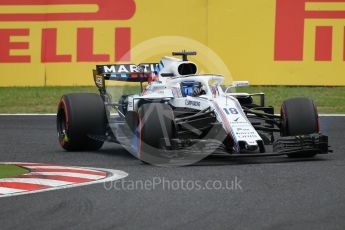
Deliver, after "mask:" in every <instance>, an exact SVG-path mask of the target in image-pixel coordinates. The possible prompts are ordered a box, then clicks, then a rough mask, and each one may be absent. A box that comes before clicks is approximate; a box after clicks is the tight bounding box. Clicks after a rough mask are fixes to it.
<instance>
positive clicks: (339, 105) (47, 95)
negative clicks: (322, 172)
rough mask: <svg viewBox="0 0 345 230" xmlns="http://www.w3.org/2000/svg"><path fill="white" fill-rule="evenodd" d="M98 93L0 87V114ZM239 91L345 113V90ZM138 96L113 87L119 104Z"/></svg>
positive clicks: (270, 101) (50, 108) (45, 108)
mask: <svg viewBox="0 0 345 230" xmlns="http://www.w3.org/2000/svg"><path fill="white" fill-rule="evenodd" d="M77 92H90V93H97V89H96V87H27V88H23V87H13V88H11V87H8V88H7V87H6V88H0V113H55V112H56V107H57V103H58V101H59V99H60V97H61V96H62V95H63V94H67V93H77ZM237 92H249V93H255V92H264V93H265V94H266V104H267V105H273V106H274V107H275V110H276V111H277V112H278V111H279V110H280V105H281V103H282V102H283V101H284V100H285V99H287V98H291V97H299V96H307V97H311V98H313V99H314V100H315V103H316V105H317V106H318V110H319V112H320V113H345V100H344V99H345V87H288V86H279V87H276V86H251V87H247V88H238V89H237ZM126 93H127V94H131V93H138V87H126V89H123V88H119V87H113V88H112V90H111V94H112V95H113V97H114V101H116V100H117V99H118V98H119V96H120V95H121V94H126Z"/></svg>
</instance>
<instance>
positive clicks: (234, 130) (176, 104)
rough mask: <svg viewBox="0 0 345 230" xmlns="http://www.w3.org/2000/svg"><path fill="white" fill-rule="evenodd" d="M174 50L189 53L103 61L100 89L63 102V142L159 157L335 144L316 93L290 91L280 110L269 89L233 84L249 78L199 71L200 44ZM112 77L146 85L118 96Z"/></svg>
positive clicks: (322, 149)
mask: <svg viewBox="0 0 345 230" xmlns="http://www.w3.org/2000/svg"><path fill="white" fill-rule="evenodd" d="M173 55H174V56H182V58H181V59H178V58H175V57H163V58H162V59H161V61H160V62H159V63H149V64H140V65H132V64H126V65H98V66H97V67H96V70H94V71H93V73H94V74H93V75H94V80H95V84H96V86H97V87H98V89H99V92H100V95H98V94H85V93H83V94H82V93H80V94H79V93H78V94H68V95H64V96H62V98H61V100H60V102H59V106H58V112H57V131H58V137H59V142H60V144H61V146H62V147H63V148H64V149H66V150H68V151H80V150H98V149H100V148H101V147H102V145H103V143H104V142H105V141H111V142H115V143H120V144H122V146H124V147H125V148H126V149H127V150H128V151H129V152H130V153H132V154H133V155H134V156H135V157H137V158H139V159H140V160H142V161H144V162H148V163H151V164H156V165H170V164H171V165H186V164H192V163H195V162H197V161H199V160H201V159H203V158H205V157H206V156H208V155H210V154H228V155H231V156H238V157H245V156H272V155H287V156H289V157H313V156H315V155H316V154H322V153H328V152H329V150H328V147H329V146H328V138H327V136H325V135H322V134H321V133H320V132H319V118H318V113H317V109H316V106H315V104H314V102H313V101H312V100H311V99H310V98H292V99H288V100H286V101H284V102H283V103H282V107H281V113H280V115H276V114H275V113H274V109H273V107H271V106H266V105H265V95H264V94H263V93H258V94H249V93H235V92H233V91H234V90H233V89H234V88H235V87H239V86H247V85H248V82H245V81H239V82H233V84H232V86H230V87H228V88H226V89H225V88H224V87H223V86H222V83H223V81H224V77H223V76H221V75H216V74H198V67H197V65H196V64H195V63H193V62H191V61H188V56H190V55H196V52H186V51H183V52H174V53H173ZM107 81H127V82H139V83H140V84H141V90H140V91H141V92H140V93H139V94H130V95H122V96H121V98H120V100H119V101H114V100H113V99H112V98H113V97H112V95H111V93H109V89H110V88H108V87H107V86H106V82H107ZM143 83H144V84H146V86H145V87H143ZM255 97H258V98H259V103H254V101H255V100H254V98H255ZM269 146H273V150H272V147H269ZM267 149H269V150H270V151H267Z"/></svg>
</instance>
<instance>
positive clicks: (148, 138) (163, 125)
mask: <svg viewBox="0 0 345 230" xmlns="http://www.w3.org/2000/svg"><path fill="white" fill-rule="evenodd" d="M174 135H175V123H174V113H173V110H172V108H171V107H170V106H169V105H166V104H163V103H147V104H143V105H142V106H141V107H140V108H139V111H138V138H139V146H138V150H139V154H138V156H139V159H141V160H143V161H145V162H149V163H159V162H155V159H159V158H156V157H157V156H159V155H160V153H161V150H162V148H163V146H162V139H163V138H164V139H165V140H167V141H168V142H169V141H170V140H171V139H172V138H173V137H174Z"/></svg>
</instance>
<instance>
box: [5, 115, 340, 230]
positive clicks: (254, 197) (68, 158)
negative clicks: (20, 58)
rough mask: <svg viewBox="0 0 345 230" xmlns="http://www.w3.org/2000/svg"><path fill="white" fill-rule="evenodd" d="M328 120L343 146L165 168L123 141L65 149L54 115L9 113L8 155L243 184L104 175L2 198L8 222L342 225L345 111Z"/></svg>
mask: <svg viewBox="0 0 345 230" xmlns="http://www.w3.org/2000/svg"><path fill="white" fill-rule="evenodd" d="M321 129H322V131H323V132H324V133H325V134H327V135H329V138H330V144H331V145H332V149H333V150H334V153H331V154H328V155H319V156H317V157H316V158H314V159H311V160H310V159H309V160H308V159H299V160H293V159H289V158H286V157H270V158H254V159H253V158H251V159H233V158H229V157H209V158H207V159H205V160H203V161H202V162H200V163H199V164H196V165H193V166H185V167H175V168H162V167H154V166H150V165H147V164H143V163H141V162H140V161H139V160H136V159H135V158H134V157H132V156H131V155H130V154H128V153H127V152H126V151H125V150H123V149H122V148H121V147H120V146H118V145H115V144H106V145H105V146H104V147H103V149H102V150H101V151H99V152H74V153H68V152H64V151H62V150H61V148H60V147H59V145H58V142H57V138H56V132H55V117H53V116H26V117H22V116H1V117H0V161H16V162H18V161H22V162H40V163H54V164H63V165H74V166H90V167H99V168H111V169H119V170H123V171H125V172H127V173H129V176H128V177H127V178H125V180H127V181H128V183H130V181H134V182H135V181H145V180H147V181H152V180H153V178H156V179H157V178H160V179H161V180H163V178H164V180H166V181H174V180H176V181H181V179H183V180H184V181H200V180H201V181H202V183H204V182H206V181H208V180H211V181H215V180H219V181H222V183H224V182H225V181H230V182H231V181H233V180H235V179H236V178H237V181H238V184H239V185H240V186H238V187H236V188H234V189H232V190H231V187H228V188H230V189H220V190H216V189H196V188H195V187H194V189H193V188H192V187H189V188H187V189H186V187H184V189H183V188H182V185H181V183H179V184H177V185H176V184H175V185H173V183H174V182H171V184H170V185H171V187H170V189H169V188H168V184H165V186H163V185H161V186H158V185H157V186H156V187H155V188H154V189H152V186H151V187H150V186H148V188H150V190H145V189H144V188H140V185H138V187H137V189H134V190H131V188H128V187H127V188H126V187H124V188H122V187H121V185H120V186H118V185H116V188H117V189H115V188H113V189H109V188H110V186H109V185H103V184H97V185H91V186H86V187H77V188H71V189H66V190H57V191H51V192H44V193H37V194H30V195H23V196H17V197H8V198H2V199H0V229H342V230H343V229H345V138H344V137H345V117H322V118H321ZM157 180H158V179H157ZM156 182H157V181H156ZM176 186H177V187H176ZM211 187H212V186H211ZM191 188H192V189H191Z"/></svg>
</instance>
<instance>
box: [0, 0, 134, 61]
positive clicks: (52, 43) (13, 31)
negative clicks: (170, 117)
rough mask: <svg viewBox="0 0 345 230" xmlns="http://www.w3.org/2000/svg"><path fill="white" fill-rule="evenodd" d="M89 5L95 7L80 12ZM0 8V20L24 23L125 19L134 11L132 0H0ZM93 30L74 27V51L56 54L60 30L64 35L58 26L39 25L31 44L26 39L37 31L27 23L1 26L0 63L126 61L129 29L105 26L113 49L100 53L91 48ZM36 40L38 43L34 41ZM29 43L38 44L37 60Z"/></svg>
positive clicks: (72, 40)
mask: <svg viewBox="0 0 345 230" xmlns="http://www.w3.org/2000/svg"><path fill="white" fill-rule="evenodd" d="M24 6H25V7H24ZM90 6H91V8H92V7H93V8H94V9H95V10H91V12H90V10H87V12H82V10H83V9H84V7H90ZM0 7H2V9H3V10H2V11H1V13H0V22H1V21H2V22H7V21H22V22H24V23H25V22H34V21H63V22H67V23H68V21H75V20H82V21H98V20H128V19H130V18H132V17H133V16H134V15H135V11H136V5H135V2H134V0H49V1H46V0H0ZM71 7H74V8H75V9H76V10H75V11H77V12H70V10H69V8H71ZM37 9H40V10H37ZM50 9H52V10H50ZM42 10H43V11H42ZM78 10H79V11H78ZM17 11H18V12H17ZM20 11H22V12H20ZM37 11H39V12H37ZM2 12H5V13H2ZM24 23H23V24H24ZM25 24H26V23H25ZM94 29H95V27H91V28H89V27H88V28H79V27H77V28H76V37H69V40H70V42H72V43H75V44H76V49H75V53H66V54H60V53H59V52H58V49H57V47H58V46H60V45H63V44H59V42H58V37H59V36H61V35H60V33H61V34H62V35H64V37H65V36H66V35H67V34H66V33H64V32H63V31H62V30H61V31H60V30H59V31H58V28H42V29H41V31H40V32H39V33H40V40H39V41H37V40H35V41H34V42H35V44H31V42H29V41H30V39H29V38H30V37H32V36H37V35H36V34H33V33H37V30H34V29H32V28H31V27H30V26H25V27H22V28H2V29H0V63H32V62H41V63H71V62H72V60H73V61H74V60H75V62H111V61H115V62H120V61H129V60H130V50H131V28H129V27H119V28H107V33H109V32H110V33H113V36H114V43H113V44H114V48H113V50H111V51H110V52H112V53H102V54H99V53H95V51H94ZM68 36H70V34H68ZM102 36H104V35H102ZM107 36H111V35H107ZM16 37H23V38H21V41H20V42H19V41H13V40H15V39H16ZM37 42H40V44H36V43H37ZM32 46H35V47H36V46H39V47H40V49H41V55H40V59H39V60H32V58H33V56H35V55H33V54H32V52H30V50H29V48H30V47H32ZM14 50H26V51H27V53H28V54H26V55H15V54H12V53H13V51H14ZM111 54H113V56H114V59H113V60H112V59H111V58H110V56H111Z"/></svg>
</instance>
